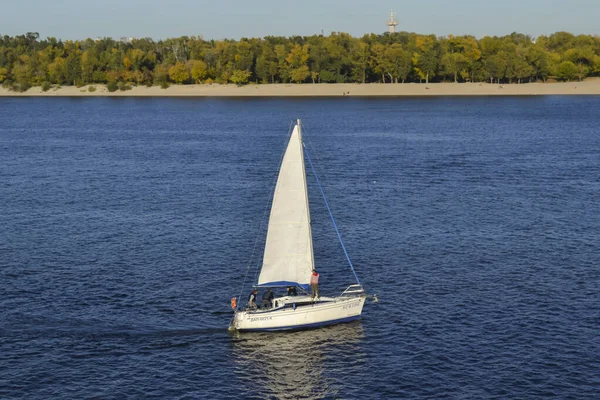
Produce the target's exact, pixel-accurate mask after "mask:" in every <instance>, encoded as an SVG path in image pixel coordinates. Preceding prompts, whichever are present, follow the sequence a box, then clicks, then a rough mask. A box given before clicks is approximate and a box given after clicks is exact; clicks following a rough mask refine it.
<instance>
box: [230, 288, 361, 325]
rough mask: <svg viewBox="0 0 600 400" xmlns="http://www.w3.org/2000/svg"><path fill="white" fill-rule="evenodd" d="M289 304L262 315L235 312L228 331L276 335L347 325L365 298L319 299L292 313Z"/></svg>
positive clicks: (264, 312) (255, 312) (260, 313)
mask: <svg viewBox="0 0 600 400" xmlns="http://www.w3.org/2000/svg"><path fill="white" fill-rule="evenodd" d="M288 299H289V298H288ZM290 300H291V299H290ZM290 300H288V301H287V302H286V303H287V304H286V307H280V308H275V309H271V310H266V311H249V310H244V311H241V310H240V311H237V312H236V313H235V315H234V317H233V320H232V321H231V325H230V329H234V330H239V331H280V330H291V329H310V328H316V327H320V326H325V325H332V324H338V323H343V322H349V321H352V320H355V319H358V318H360V315H361V313H362V309H363V306H364V304H365V296H353V297H336V298H328V299H325V298H323V299H321V301H320V302H316V303H314V304H309V305H302V306H298V307H296V308H295V309H294V307H293V303H292V302H291V301H290Z"/></svg>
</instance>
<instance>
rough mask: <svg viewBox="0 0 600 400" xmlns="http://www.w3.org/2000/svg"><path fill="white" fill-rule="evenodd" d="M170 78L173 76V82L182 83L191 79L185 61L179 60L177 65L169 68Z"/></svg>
mask: <svg viewBox="0 0 600 400" xmlns="http://www.w3.org/2000/svg"><path fill="white" fill-rule="evenodd" d="M169 78H171V80H172V81H173V82H176V83H178V84H180V85H181V84H182V83H183V82H185V81H187V80H188V79H190V74H189V72H188V70H187V67H186V65H185V64H184V63H181V62H178V63H176V64H175V65H173V66H171V67H170V68H169Z"/></svg>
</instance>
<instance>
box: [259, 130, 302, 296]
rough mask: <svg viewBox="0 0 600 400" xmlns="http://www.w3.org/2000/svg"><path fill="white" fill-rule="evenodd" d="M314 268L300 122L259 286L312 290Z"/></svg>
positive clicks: (279, 188) (276, 200)
mask: <svg viewBox="0 0 600 400" xmlns="http://www.w3.org/2000/svg"><path fill="white" fill-rule="evenodd" d="M313 267H314V256H313V245H312V233H311V229H310V210H309V207H308V193H307V187H306V172H305V169H304V153H303V146H302V131H301V126H300V121H298V124H297V125H296V126H295V127H294V130H293V132H292V135H291V137H290V141H289V143H288V146H287V149H286V151H285V155H284V156H283V161H282V163H281V168H280V170H279V176H278V178H277V185H276V186H275V193H274V195H273V204H272V206H271V215H270V217H269V227H268V231H267V241H266V244H265V253H264V257H263V265H262V269H261V271H260V276H259V278H258V286H262V287H267V286H270V287H280V286H301V287H305V288H306V287H309V284H310V275H311V273H312V270H313Z"/></svg>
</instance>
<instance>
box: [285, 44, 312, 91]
mask: <svg viewBox="0 0 600 400" xmlns="http://www.w3.org/2000/svg"><path fill="white" fill-rule="evenodd" d="M308 58H309V54H308V45H307V44H305V45H304V46H300V45H299V44H297V45H295V46H294V47H293V48H292V50H291V51H290V53H289V54H288V56H287V57H286V58H285V61H286V62H287V64H288V67H289V76H290V79H291V80H292V81H294V82H296V83H302V82H303V81H304V80H305V79H306V78H307V77H308V76H309V75H310V70H309V68H308V65H307V63H308Z"/></svg>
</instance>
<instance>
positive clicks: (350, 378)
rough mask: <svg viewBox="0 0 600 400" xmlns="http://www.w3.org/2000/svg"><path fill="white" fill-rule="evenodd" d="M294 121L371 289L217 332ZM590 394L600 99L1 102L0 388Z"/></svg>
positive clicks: (315, 205) (326, 260)
mask: <svg viewBox="0 0 600 400" xmlns="http://www.w3.org/2000/svg"><path fill="white" fill-rule="evenodd" d="M294 118H302V120H303V122H304V124H305V130H304V135H305V141H306V144H307V147H308V149H309V151H310V154H311V157H312V159H313V161H314V162H315V164H316V169H317V172H318V173H319V177H320V179H321V182H322V184H323V186H324V188H325V192H326V194H327V196H328V200H329V204H330V206H331V209H332V211H333V213H334V215H335V217H336V220H337V223H338V225H339V228H340V232H341V235H342V237H343V239H344V242H345V245H346V247H347V249H348V253H349V255H350V257H351V259H352V262H353V264H354V266H355V269H356V273H357V275H358V277H359V279H360V280H361V283H362V284H363V285H364V287H365V288H366V290H367V291H368V292H369V293H372V294H377V295H378V297H379V302H378V303H367V304H366V306H365V308H364V312H363V318H362V319H361V320H360V321H356V322H353V323H349V324H344V325H338V326H333V327H328V328H322V329H316V330H311V331H301V332H292V333H262V334H230V333H228V331H227V326H228V324H229V321H230V318H231V316H232V312H231V308H230V299H231V297H233V296H240V295H241V296H242V299H243V300H245V299H246V298H247V295H248V293H249V291H250V287H251V284H252V283H254V282H253V281H254V279H255V276H256V271H257V267H258V265H259V264H260V257H261V255H262V246H263V244H264V234H265V232H264V230H265V224H266V221H265V215H266V214H268V204H269V201H270V198H271V190H272V188H273V182H274V179H275V177H276V173H277V168H278V166H279V162H280V159H281V156H282V152H283V150H284V148H285V145H286V142H287V139H288V134H289V132H290V130H289V129H290V122H291V121H292V120H293V119H294ZM308 185H309V191H310V201H311V211H312V220H313V234H314V248H315V260H316V265H317V267H318V269H319V271H320V272H321V292H322V294H325V295H335V294H337V293H339V292H340V291H341V289H342V288H343V287H345V285H347V284H351V283H353V281H354V277H353V275H352V272H351V270H350V267H349V266H348V263H347V262H346V260H345V257H344V254H343V251H342V250H341V248H340V246H339V243H338V242H337V238H336V235H335V232H334V231H333V229H332V225H331V222H330V220H329V217H328V214H327V211H326V208H325V207H324V205H323V202H322V200H321V198H320V194H319V193H318V190H317V189H316V184H315V180H314V178H312V177H311V176H309V181H308ZM598 396H600V97H597V96H595V97H594V96H592V97H560V96H556V97H553V96H550V97H478V98H471V97H460V98H459V97H449V98H397V99H396V98H389V99H356V98H335V99H333V98H332V99H316V98H312V99H311V98H306V99H210V98H204V99H202V98H197V99H196V98H185V99H184V98H181V99H177V98H77V99H70V98H1V99H0V398H2V399H85V398H99V399H100V398H101V399H196V398H198V399H204V398H206V399H214V398H219V399H220V398H246V399H251V398H252V399H253V398H257V399H264V398H269V399H276V398H282V399H296V398H305V399H313V398H314V399H321V398H327V399H338V398H339V399H391V398H402V399H443V398H446V399H457V398H461V399H484V398H491V399H507V398H514V399H530V398H540V399H541V398H544V399H545V398H560V399H597V398H598Z"/></svg>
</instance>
